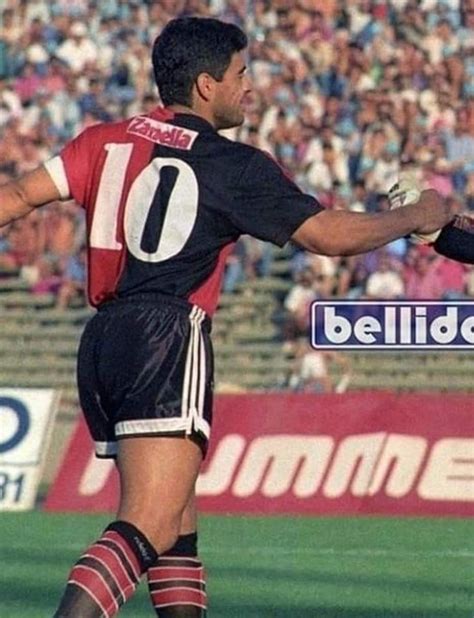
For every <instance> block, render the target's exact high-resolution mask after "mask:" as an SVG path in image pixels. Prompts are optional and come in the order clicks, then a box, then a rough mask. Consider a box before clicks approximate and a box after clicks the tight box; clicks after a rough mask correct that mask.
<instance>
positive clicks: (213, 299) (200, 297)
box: [188, 242, 235, 316]
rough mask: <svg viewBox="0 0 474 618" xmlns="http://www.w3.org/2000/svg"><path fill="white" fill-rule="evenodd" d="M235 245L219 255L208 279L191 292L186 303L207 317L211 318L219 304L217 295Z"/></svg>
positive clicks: (225, 248)
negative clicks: (227, 261)
mask: <svg viewBox="0 0 474 618" xmlns="http://www.w3.org/2000/svg"><path fill="white" fill-rule="evenodd" d="M234 246H235V243H234V242H232V243H229V244H228V245H226V246H225V247H224V248H223V249H221V252H220V253H219V257H218V259H217V264H216V267H215V268H214V270H213V271H212V273H211V274H210V275H209V277H208V278H207V279H206V280H205V281H204V283H203V284H202V285H200V286H199V287H198V288H197V290H194V292H191V294H190V295H189V296H188V301H189V302H190V303H192V304H193V305H197V306H198V307H201V309H204V311H205V312H206V313H207V315H208V316H212V315H213V314H214V312H215V310H216V308H217V303H218V302H219V294H220V291H221V286H222V279H223V278H224V271H225V264H226V260H227V258H228V256H229V255H230V253H231V252H232V249H233V248H234Z"/></svg>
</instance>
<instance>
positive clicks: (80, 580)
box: [68, 564, 119, 616]
mask: <svg viewBox="0 0 474 618" xmlns="http://www.w3.org/2000/svg"><path fill="white" fill-rule="evenodd" d="M68 583H70V584H76V585H78V586H80V587H81V588H82V589H83V590H85V591H86V592H87V593H88V594H89V595H90V596H91V597H92V598H93V599H94V601H95V602H96V603H97V604H98V605H100V608H101V609H102V611H103V612H104V613H105V614H106V615H107V616H109V612H111V611H112V610H115V611H118V609H119V604H118V602H117V600H116V599H115V596H114V594H113V592H112V590H111V589H110V587H109V585H108V584H107V582H106V581H105V579H104V578H103V577H102V575H101V574H100V573H99V572H98V571H97V570H96V569H94V568H93V567H88V566H84V565H81V564H76V566H75V567H74V568H73V570H72V572H71V576H70V578H69V581H68Z"/></svg>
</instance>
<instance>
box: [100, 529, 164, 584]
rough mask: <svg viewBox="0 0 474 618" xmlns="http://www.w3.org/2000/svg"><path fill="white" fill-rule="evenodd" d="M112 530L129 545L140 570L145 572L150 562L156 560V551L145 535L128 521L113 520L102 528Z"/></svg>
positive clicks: (152, 562)
mask: <svg viewBox="0 0 474 618" xmlns="http://www.w3.org/2000/svg"><path fill="white" fill-rule="evenodd" d="M107 530H114V531H115V532H118V534H120V535H121V536H122V537H123V538H124V539H125V540H126V541H127V542H128V544H129V545H130V549H131V550H132V551H133V553H134V554H135V556H136V558H137V560H138V562H139V564H140V568H141V570H142V572H145V571H146V570H147V569H148V568H149V567H150V566H151V565H152V564H155V562H156V561H157V560H158V553H157V552H156V550H155V548H154V547H153V545H152V544H151V543H150V541H149V540H148V539H147V537H146V536H145V535H144V534H143V532H141V530H139V529H138V528H137V527H136V526H134V525H133V524H131V523H129V522H128V521H121V520H118V521H114V522H112V523H111V524H109V525H108V526H107V528H106V529H105V530H104V532H106V531H107Z"/></svg>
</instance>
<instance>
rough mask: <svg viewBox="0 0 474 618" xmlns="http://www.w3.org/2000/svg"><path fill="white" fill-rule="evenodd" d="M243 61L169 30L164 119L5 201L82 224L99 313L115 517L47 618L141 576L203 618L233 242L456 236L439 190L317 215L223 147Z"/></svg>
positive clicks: (99, 405)
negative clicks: (203, 539) (52, 205)
mask: <svg viewBox="0 0 474 618" xmlns="http://www.w3.org/2000/svg"><path fill="white" fill-rule="evenodd" d="M246 45H247V38H246V36H245V34H244V33H243V32H242V31H241V30H240V29H239V28H238V27H236V26H234V25H231V24H226V23H223V22H220V21H218V20H214V19H203V18H180V19H176V20H173V21H171V22H170V23H169V24H168V25H167V26H166V27H165V28H164V30H163V32H162V33H161V35H160V36H159V37H158V38H157V40H156V42H155V43H154V46H153V52H152V54H153V67H154V75H155V79H156V83H157V86H158V89H159V92H160V95H161V99H162V101H163V104H164V107H157V108H156V109H155V110H154V111H152V112H151V113H149V114H147V115H142V116H138V117H134V118H131V119H128V120H125V121H123V122H116V123H110V124H100V125H96V126H93V127H90V128H88V129H86V130H85V131H84V132H83V133H82V134H81V135H79V137H77V138H75V139H73V140H72V141H71V142H70V143H69V144H67V145H66V146H65V148H64V149H63V150H62V151H61V153H60V154H59V155H58V156H56V157H54V158H53V159H51V160H50V161H48V162H47V163H46V164H45V165H44V166H42V167H40V168H39V169H37V170H36V171H33V172H31V173H29V174H27V175H25V176H24V177H22V178H20V179H19V180H16V181H14V182H11V183H9V184H7V185H5V186H3V187H1V188H0V225H5V224H7V223H9V222H10V221H12V220H14V219H16V218H18V217H21V216H23V215H26V214H27V213H29V212H31V211H32V210H33V209H34V208H36V207H38V206H41V205H42V204H45V203H48V202H50V201H53V200H57V199H62V200H67V199H70V198H74V199H75V200H76V201H77V202H78V203H79V204H81V205H82V206H83V207H84V209H85V213H86V219H87V236H88V239H87V240H88V274H89V279H88V294H89V300H90V302H91V304H92V305H94V306H95V307H97V309H98V311H97V313H96V314H95V315H94V317H92V319H91V321H90V322H89V323H88V325H87V326H86V328H85V331H84V333H83V336H82V339H81V344H80V349H79V353H78V385H79V394H80V401H81V405H82V409H83V410H84V414H85V416H86V420H87V423H88V426H89V429H90V432H91V435H92V438H93V440H94V441H95V445H96V452H97V455H98V456H99V457H114V458H116V463H117V467H118V470H119V475H120V503H119V507H118V513H117V516H116V519H115V521H113V522H112V523H111V524H110V525H109V526H108V527H107V528H106V530H105V531H104V533H103V534H102V536H101V537H100V539H99V540H98V541H97V542H95V543H94V544H93V545H91V547H89V548H88V549H87V550H86V551H85V553H84V554H83V555H82V556H81V557H80V558H79V560H78V562H77V563H76V564H75V565H74V567H73V568H72V571H71V573H70V576H69V580H68V583H67V586H66V588H65V591H64V594H63V596H62V599H61V601H60V604H59V607H58V609H57V611H56V613H55V616H56V617H62V618H64V617H70V618H79V617H81V618H95V617H99V616H101V617H102V616H107V617H110V616H113V615H115V614H116V613H117V612H118V611H119V607H120V606H121V605H122V604H123V603H125V602H126V600H127V599H128V598H129V597H130V596H131V595H132V594H133V592H134V590H135V588H136V586H137V584H138V582H139V580H140V578H141V576H142V575H143V574H145V573H146V574H147V577H148V581H149V587H150V592H151V597H152V601H153V604H154V607H155V609H156V612H157V614H158V615H159V616H162V617H167V618H171V617H179V616H180V617H183V616H186V617H188V618H192V617H197V616H201V615H203V612H204V611H205V607H206V594H205V589H204V573H203V570H202V565H201V563H200V561H199V559H198V557H197V549H196V541H197V533H196V515H195V507H194V486H195V482H196V478H197V475H198V471H199V468H200V465H201V461H202V458H203V455H204V454H205V452H206V445H207V441H208V439H209V435H210V429H211V415H212V387H213V377H212V376H213V361H212V348H211V342H210V338H209V332H210V318H211V316H212V313H213V311H214V309H215V306H216V303H217V297H218V291H219V286H220V282H221V279H222V274H223V269H224V262H225V257H226V255H227V254H228V252H229V251H230V250H231V247H232V245H233V243H234V242H235V241H236V240H237V239H238V238H239V236H240V235H241V234H251V235H253V236H256V237H257V238H260V239H263V240H266V241H270V242H273V243H275V244H276V245H279V246H282V245H284V244H285V243H286V242H287V241H288V240H290V239H292V240H293V241H295V242H296V243H298V244H299V245H301V246H302V247H304V248H306V249H307V250H309V251H313V252H315V253H321V254H326V255H338V254H341V255H351V254H355V253H360V252H364V251H369V250H371V249H375V248H376V247H379V246H381V245H383V244H385V243H388V242H390V241H392V240H394V239H396V238H398V237H400V236H404V235H406V234H409V233H412V232H419V233H430V232H432V231H433V230H435V229H438V228H440V227H442V226H444V225H445V224H446V223H448V222H449V221H450V220H451V215H450V213H449V208H448V207H447V206H446V205H445V204H444V203H443V202H442V200H441V199H440V197H439V196H438V194H437V193H436V192H435V191H426V192H423V193H422V195H421V197H420V200H419V202H418V204H416V206H408V207H406V208H403V209H401V210H400V211H398V212H383V213H377V214H361V213H352V212H341V211H327V210H324V209H323V208H322V207H321V206H320V205H319V204H318V202H317V201H316V200H315V199H314V198H313V197H311V196H309V195H305V194H303V193H302V192H301V191H300V190H299V189H298V188H297V187H296V186H295V185H294V184H293V183H292V182H291V181H290V180H289V179H288V178H287V177H286V176H285V174H284V173H283V172H282V171H281V169H280V168H279V167H278V165H277V164H275V163H274V162H273V160H272V159H271V158H270V157H268V156H267V155H265V154H264V153H263V152H261V151H259V150H257V149H255V148H253V147H251V146H247V145H243V144H239V143H235V142H232V141H229V140H228V139H226V138H224V137H222V136H220V135H219V133H218V131H219V130H220V129H227V128H230V127H235V126H238V125H240V124H241V123H242V122H243V120H244V113H245V105H246V100H247V98H248V96H249V94H250V91H251V85H250V81H249V78H248V76H247V74H246V66H245V59H244V54H243V52H244V50H245V47H246Z"/></svg>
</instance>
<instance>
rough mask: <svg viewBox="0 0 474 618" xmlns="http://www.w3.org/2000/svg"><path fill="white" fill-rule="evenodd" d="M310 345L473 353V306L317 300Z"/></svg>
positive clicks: (447, 303)
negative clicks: (464, 351) (465, 351)
mask: <svg viewBox="0 0 474 618" xmlns="http://www.w3.org/2000/svg"><path fill="white" fill-rule="evenodd" d="M311 344H312V346H313V347H314V348H318V349H326V350H335V349H339V350H390V349H392V350H474V301H464V300H463V301H407V300H406V301H405V300H404V301H393V300H390V301H381V300H377V301H369V300H367V301H366V300H355V301H345V300H333V301H329V300H327V301H326V300H318V301H315V302H314V303H313V304H312V306H311Z"/></svg>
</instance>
